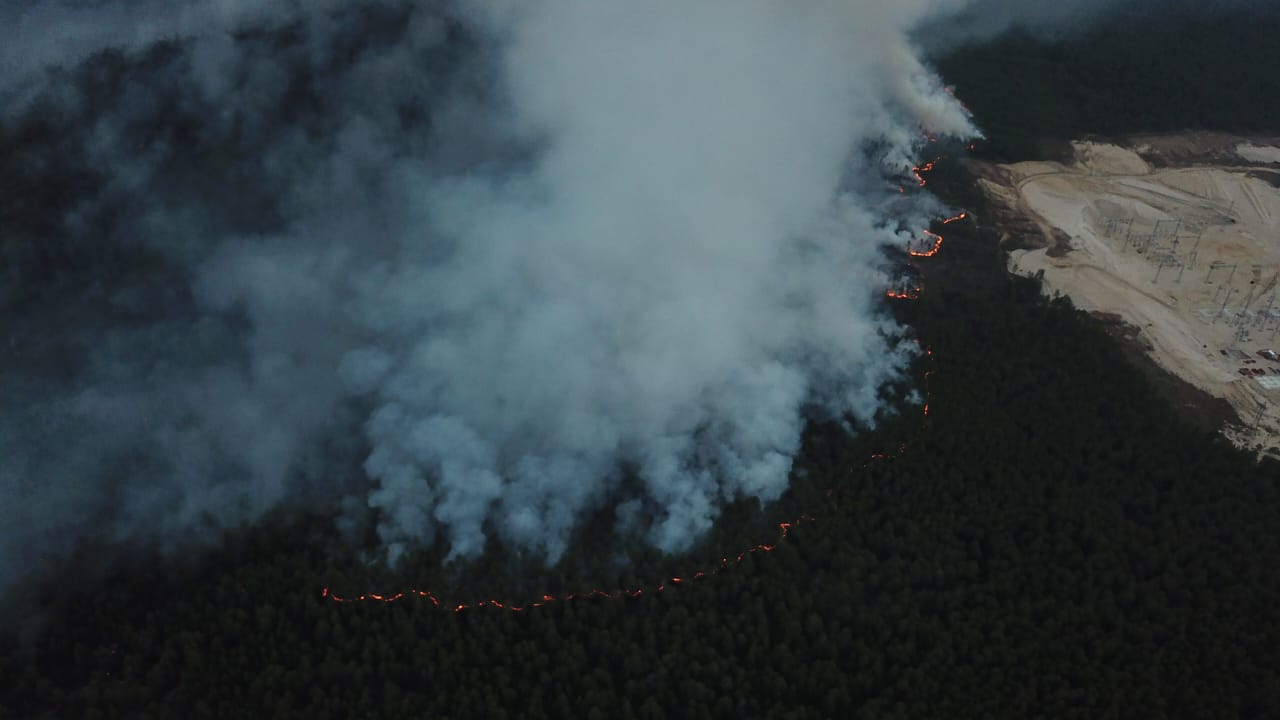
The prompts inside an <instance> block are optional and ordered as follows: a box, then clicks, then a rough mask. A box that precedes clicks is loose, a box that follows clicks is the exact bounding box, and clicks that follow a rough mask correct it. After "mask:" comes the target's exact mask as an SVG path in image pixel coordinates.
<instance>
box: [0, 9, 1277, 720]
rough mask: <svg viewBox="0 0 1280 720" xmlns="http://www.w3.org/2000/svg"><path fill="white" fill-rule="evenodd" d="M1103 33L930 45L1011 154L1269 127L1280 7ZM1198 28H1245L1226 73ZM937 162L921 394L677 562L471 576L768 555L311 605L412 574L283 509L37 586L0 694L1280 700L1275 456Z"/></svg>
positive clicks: (785, 713)
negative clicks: (1131, 338)
mask: <svg viewBox="0 0 1280 720" xmlns="http://www.w3.org/2000/svg"><path fill="white" fill-rule="evenodd" d="M1215 22H1218V21H1215ZM1116 32H1118V31H1115V30H1111V29H1104V30H1099V31H1096V32H1092V33H1088V34H1085V35H1083V36H1081V37H1079V38H1077V39H1075V40H1070V41H1053V42H1049V41H1041V40H1035V39H1032V38H1029V37H1024V36H1007V37H1002V38H999V39H996V40H995V41H993V42H991V43H990V44H987V45H983V46H980V47H975V48H969V49H964V50H960V51H957V52H956V53H954V54H953V55H951V56H949V57H947V58H943V59H941V60H940V61H939V66H940V67H941V69H942V71H943V73H944V74H945V76H946V77H947V79H948V81H949V82H953V83H955V84H956V85H957V92H958V94H959V95H960V97H961V98H963V99H964V100H965V101H966V102H967V103H968V104H969V106H970V107H971V108H972V109H973V111H974V112H975V114H976V116H977V119H978V121H979V123H980V124H981V125H982V126H983V127H984V128H987V129H988V136H989V138H990V142H989V144H987V145H986V146H985V151H986V152H989V153H992V154H994V155H999V156H1002V157H1025V156H1027V155H1029V154H1033V153H1038V152H1041V151H1042V149H1043V147H1045V146H1044V145H1043V144H1042V141H1044V140H1050V141H1052V140H1055V139H1064V138H1069V137H1073V136H1075V135H1078V134H1082V133H1090V132H1093V133H1119V132H1139V131H1141V132H1151V131H1160V130H1168V129H1181V128H1186V127H1199V128H1218V129H1230V130H1236V129H1245V128H1248V129H1255V130H1267V129H1269V130H1272V131H1275V130H1276V129H1277V126H1278V125H1280V112H1278V110H1280V108H1276V107H1274V104H1275V103H1277V102H1280V99H1277V98H1280V93H1275V92H1272V93H1270V95H1267V94H1266V93H1263V92H1258V93H1254V92H1253V91H1252V90H1249V89H1250V88H1258V89H1263V88H1265V87H1270V88H1272V89H1273V90H1274V89H1276V87H1277V85H1276V80H1275V79H1274V77H1264V75H1263V71H1264V70H1266V71H1271V70H1273V69H1274V68H1276V67H1280V62H1274V61H1273V62H1271V64H1270V65H1269V66H1267V67H1264V68H1262V69H1258V68H1255V67H1254V65H1253V63H1255V62H1258V61H1260V60H1265V58H1266V57H1267V56H1268V54H1270V55H1275V53H1276V52H1277V48H1280V43H1276V42H1275V41H1274V38H1275V37H1277V35H1276V31H1275V29H1274V28H1273V29H1270V30H1267V29H1266V28H1265V27H1255V26H1245V27H1242V26H1240V25H1239V24H1238V23H1230V22H1227V21H1226V20H1222V21H1221V24H1219V25H1209V26H1198V27H1196V28H1190V27H1176V26H1175V27H1170V28H1168V32H1170V33H1173V34H1174V35H1173V36H1179V37H1184V38H1185V42H1184V45H1183V46H1181V50H1180V51H1179V52H1173V53H1164V54H1159V55H1149V54H1148V55H1144V56H1143V57H1147V58H1148V60H1149V62H1147V63H1146V64H1144V65H1139V64H1134V63H1136V60H1133V59H1132V58H1128V56H1127V55H1125V53H1128V52H1130V51H1131V50H1129V49H1126V48H1132V47H1134V43H1135V42H1136V40H1135V38H1133V37H1128V38H1127V42H1123V43H1122V42H1119V39H1118V38H1117V37H1116V36H1115V33H1116ZM1166 39H1167V38H1166ZM1144 41H1145V42H1151V43H1156V42H1157V40H1155V39H1150V38H1148V39H1146V40H1144ZM1198 44H1206V45H1214V46H1216V47H1219V48H1221V47H1236V48H1237V51H1236V52H1235V53H1233V54H1230V58H1229V59H1230V63H1231V64H1230V65H1229V66H1228V67H1226V68H1223V69H1222V71H1224V72H1230V74H1231V77H1232V78H1233V81H1232V82H1230V83H1227V82H1222V81H1221V80H1215V79H1214V78H1215V77H1220V76H1218V75H1215V74H1214V73H1215V71H1214V70H1213V69H1212V68H1211V67H1206V66H1205V65H1206V63H1204V62H1201V61H1198V60H1196V58H1198V57H1199V55H1198V53H1199V51H1198V50H1196V49H1195V47H1197V46H1198ZM1106 48H1111V50H1110V51H1107V50H1106ZM1134 52H1136V51H1134ZM1108 53H1110V54H1108ZM1242 58H1244V59H1247V60H1248V62H1244V63H1242V62H1241V59H1242ZM997 59H1002V60H1000V62H997ZM1010 60H1013V61H1014V62H1012V63H1010ZM1131 60H1133V62H1131ZM1277 60H1280V58H1277ZM1224 62H1226V61H1224ZM1184 65H1185V68H1186V73H1185V74H1184V73H1183V72H1182V69H1183V68H1184ZM1010 68H1012V69H1010ZM1193 68H1194V69H1193ZM1254 70H1257V72H1254ZM1179 77H1181V78H1182V82H1179V81H1178V79H1179ZM1001 85H1003V86H1004V87H1006V88H1008V87H1015V88H1018V89H1019V91H1018V92H1008V91H1007V90H1006V92H1004V93H1000V92H998V91H997V88H999V87H1000V86H1001ZM1126 87H1128V88H1129V90H1127V91H1126V89H1125V88H1126ZM1171 87H1185V88H1189V89H1187V90H1186V94H1184V95H1170V94H1168V93H1167V92H1165V90H1167V89H1168V88H1171ZM1213 97H1221V98H1224V99H1225V100H1224V102H1225V103H1226V104H1225V105H1217V104H1214V103H1210V102H1208V100H1209V99H1210V98H1213ZM1152 98H1156V99H1157V100H1158V102H1156V101H1152ZM1268 103H1270V104H1271V109H1270V110H1268V107H1269V106H1268ZM930 187H931V189H933V190H935V191H936V192H938V193H939V194H940V195H942V196H943V198H944V199H946V200H947V201H949V202H951V203H952V204H954V205H956V206H959V207H964V208H967V209H969V210H970V211H971V220H970V221H967V222H962V223H956V224H954V225H951V226H948V229H947V241H946V244H945V246H944V247H943V249H942V252H941V253H940V254H939V255H938V256H936V257H934V258H929V259H927V260H923V261H921V272H922V274H923V278H924V287H925V290H924V292H923V294H922V296H921V297H920V299H918V300H915V301H910V302H895V303H893V304H892V305H891V309H892V311H893V312H895V313H896V314H897V315H898V317H899V319H900V320H901V321H903V322H905V323H907V324H909V325H911V326H912V327H914V328H915V329H916V333H917V336H918V340H919V342H920V344H921V346H922V347H927V348H929V349H930V350H931V355H930V356H928V357H923V356H922V357H921V358H920V360H919V362H918V363H917V366H916V369H915V373H914V377H913V383H914V384H915V385H916V386H917V387H920V388H926V387H927V388H928V390H929V393H928V409H929V411H928V415H927V416H924V415H923V414H922V411H921V410H922V409H921V408H920V407H918V406H915V407H911V406H909V407H906V408H904V409H903V411H902V414H901V416H900V417H897V418H888V419H886V421H885V422H884V423H883V424H882V426H881V427H880V428H879V429H878V430H877V431H875V432H873V433H863V434H861V435H858V436H856V437H853V438H850V437H849V436H847V435H845V434H844V433H843V431H841V430H839V429H838V428H835V427H830V426H815V427H812V428H811V429H810V431H809V433H808V435H807V437H806V443H805V447H804V450H803V452H802V455H801V457H800V458H799V459H798V460H797V471H796V478H795V480H794V482H793V489H792V490H791V491H790V492H789V493H788V495H787V496H786V497H784V498H783V500H782V501H780V502H779V503H778V504H777V505H775V506H771V507H767V508H764V509H755V508H752V507H743V508H736V509H734V510H733V511H732V512H730V513H728V514H726V516H725V517H724V519H722V521H721V523H720V527H718V529H717V530H716V531H715V533H714V534H713V537H711V538H709V539H708V540H707V541H706V543H705V544H704V546H703V547H700V548H699V549H698V550H696V551H695V552H694V554H693V555H692V556H691V557H689V558H683V559H681V558H674V559H665V558H660V557H641V558H639V560H638V561H637V564H636V565H634V566H632V567H630V568H628V569H625V570H622V571H617V570H616V569H615V570H601V569H598V568H595V567H594V566H593V564H592V560H591V559H590V557H589V555H590V553H587V555H588V558H587V559H583V558H582V557H580V556H574V557H571V558H570V559H569V560H567V561H566V565H569V566H575V567H578V568H584V567H585V568H587V569H586V570H585V571H582V570H575V571H574V572H570V573H567V574H565V573H560V571H559V570H557V571H555V572H554V573H551V574H552V575H553V577H551V578H547V577H545V576H539V575H537V574H533V575H532V576H531V574H530V573H529V572H522V573H521V574H519V575H518V576H514V577H507V576H506V575H505V573H513V572H514V571H512V570H511V568H512V567H513V562H512V560H511V559H510V558H505V559H504V558H501V557H496V558H491V559H486V561H485V562H490V563H492V564H493V567H496V568H498V569H497V570H494V569H493V567H490V566H482V567H480V568H473V569H472V570H471V571H470V572H471V574H472V575H473V577H472V578H470V579H462V580H458V581H457V584H458V585H459V587H460V588H461V589H460V590H457V591H456V592H457V593H459V598H457V599H456V600H466V601H470V600H473V599H475V598H476V596H475V595H474V594H465V593H468V592H471V593H474V592H480V591H481V590H483V591H485V592H489V591H490V589H491V586H490V585H486V584H485V583H486V582H488V583H493V585H492V588H495V589H493V590H492V592H494V593H498V595H494V597H498V598H499V599H500V600H502V601H503V602H504V603H510V602H522V603H528V602H529V601H532V600H534V599H536V598H537V594H536V593H537V590H535V588H539V587H547V588H552V591H554V592H557V593H561V592H565V591H572V592H578V593H583V592H584V591H587V592H589V588H590V587H592V586H593V585H602V586H604V587H606V588H608V589H613V588H615V587H625V586H629V584H631V583H636V584H639V585H645V586H646V587H653V586H654V585H656V584H657V583H658V582H661V578H663V577H670V576H671V575H673V574H682V575H685V576H688V575H691V574H692V572H693V571H696V570H698V569H702V568H706V567H710V566H714V564H715V559H716V558H719V557H721V556H723V555H727V554H735V553H737V552H738V551H740V550H742V549H743V548H745V547H748V546H750V545H754V544H757V543H770V544H774V543H777V547H776V549H774V550H773V551H771V552H767V553H766V552H756V553H748V554H747V555H746V556H745V557H744V559H743V561H742V562H741V563H732V564H731V565H729V566H728V567H726V568H725V569H724V570H723V571H721V572H718V573H717V574H715V575H714V577H708V578H703V579H699V580H686V581H685V582H682V583H680V584H678V585H674V584H670V583H668V587H667V588H666V589H665V590H664V591H663V592H661V593H655V592H649V593H647V594H646V595H644V596H642V597H638V598H630V597H626V598H615V599H604V598H590V597H587V598H579V599H576V600H574V601H572V602H563V601H556V602H550V603H546V604H545V605H544V606H542V607H538V608H528V609H526V610H525V611H523V612H519V613H516V612H511V611H509V610H506V609H498V608H493V607H484V608H472V609H469V610H466V611H464V612H452V611H450V610H449V609H446V608H437V607H434V606H433V605H432V604H431V603H430V602H427V601H424V600H421V599H412V598H406V599H404V600H401V601H397V602H394V603H378V602H353V603H344V604H338V603H334V602H332V601H331V600H329V599H326V598H324V597H322V596H321V589H322V588H324V587H333V588H334V589H335V590H336V591H341V592H342V593H343V594H346V595H354V594H359V593H361V592H369V591H378V592H394V591H396V590H403V589H407V588H409V587H411V586H413V583H414V579H413V576H412V575H410V574H408V573H406V574H404V575H391V574H385V573H381V574H380V573H374V574H373V575H372V576H370V575H369V574H368V573H369V572H370V571H367V570H365V569H362V568H361V566H360V564H359V562H358V559H357V558H356V557H355V556H354V555H352V554H351V553H350V552H344V551H343V550H341V549H340V548H338V547H337V545H338V544H337V543H335V542H334V541H333V540H332V539H331V538H332V537H333V535H334V531H333V527H332V519H331V518H330V517H329V516H326V515H323V514H320V515H314V516H306V517H297V516H291V517H287V518H280V519H279V522H268V523H265V524H263V525H262V526H259V527H253V528H245V529H243V530H242V531H240V532H237V533H231V534H229V535H228V536H227V537H226V539H225V540H224V542H223V543H222V545H221V546H220V547H219V548H217V549H215V550H213V551H210V552H209V553H206V554H203V555H199V556H196V557H187V558H183V559H182V560H180V561H179V560H163V559H157V558H155V557H152V556H150V555H148V554H146V553H139V554H138V555H137V556H136V557H135V559H134V560H133V561H131V562H130V563H128V564H126V565H124V566H121V567H118V568H115V569H114V570H112V571H111V572H110V573H107V574H105V575H102V574H87V575H86V576H85V579H81V578H79V577H78V576H72V575H68V576H66V577H60V578H57V579H55V580H52V581H50V582H48V583H46V584H44V585H42V586H40V587H32V588H31V589H30V593H31V594H32V595H33V596H34V597H36V598H38V600H39V603H38V604H41V605H43V606H44V607H45V608H46V610H45V612H44V613H43V614H42V615H40V616H39V617H38V618H36V619H35V620H33V623H32V625H31V626H30V627H29V628H26V630H27V631H26V632H19V630H20V629H21V628H13V627H9V626H6V629H5V630H4V631H3V632H4V633H5V634H4V635H2V636H0V716H5V717H15V718H45V717H48V718H73V717H76V718H78V717H85V718H92V717H148V718H172V717H190V718H222V717H246V716H253V717H261V718H292V717H303V716H305V717H310V718H349V717H384V716H385V717H393V716H395V717H441V718H444V717H488V718H502V717H510V718H517V717H529V718H571V717H573V718H576V717H583V718H596V717H601V718H603V717H621V718H629V717H642V718H665V717H692V718H701V717H725V718H740V717H770V718H773V717H778V718H845V717H858V718H885V717H889V718H935V717H936V718H960V717H1017V718H1026V717H1079V718H1099V717H1115V718H1122V717H1123V718H1128V717H1141V718H1161V717H1194V718H1211V717H1232V718H1265V717H1280V612H1277V607H1280V575H1278V574H1277V573H1276V572H1275V568H1276V559H1277V558H1278V557H1280V531H1278V530H1277V522H1278V520H1280V485H1278V483H1280V464H1277V463H1276V462H1274V461H1270V460H1265V461H1262V462H1261V463H1259V462H1258V461H1256V460H1255V459H1254V458H1253V457H1252V456H1251V455H1249V454H1246V453H1242V452H1239V451H1237V450H1235V449H1234V448H1232V447H1231V446H1230V445H1229V444H1227V443H1226V442H1225V441H1224V440H1222V439H1221V438H1219V437H1217V436H1216V435H1214V434H1213V433H1211V432H1207V431H1205V430H1203V429H1200V428H1197V426H1196V424H1195V423H1194V422H1192V421H1191V419H1189V418H1185V417H1181V416H1179V415H1178V414H1177V413H1175V412H1173V411H1172V410H1171V408H1170V405H1169V403H1168V402H1167V401H1166V400H1165V399H1164V398H1163V397H1162V396H1161V395H1159V394H1158V393H1157V392H1155V390H1154V385H1153V382H1152V380H1151V379H1150V378H1149V377H1148V375H1147V374H1145V373H1144V372H1143V371H1142V370H1141V369H1139V368H1137V367H1135V366H1133V365H1132V364H1131V363H1130V362H1128V360H1127V359H1126V356H1125V354H1124V351H1123V349H1122V348H1121V347H1120V346H1119V345H1118V344H1117V342H1116V341H1115V339H1114V338H1112V337H1111V336H1109V335H1108V334H1107V333H1106V331H1105V330H1104V329H1103V328H1101V327H1099V326H1098V325H1097V324H1096V323H1095V322H1093V321H1092V320H1091V319H1090V318H1088V317H1087V316H1086V315H1085V314H1084V313H1082V312H1080V311H1078V310H1076V309H1075V308H1073V307H1072V306H1071V304H1070V303H1069V302H1068V301H1066V300H1063V299H1047V298H1045V297H1044V296H1043V295H1042V294H1041V292H1040V287H1039V286H1038V284H1037V283H1036V281H1034V280H1031V279H1021V278H1011V277H1009V276H1008V275H1007V273H1006V272H1005V270H1004V265H1003V261H1002V257H1001V255H1000V251H999V249H998V247H997V242H996V237H997V235H998V234H997V232H996V229H995V228H993V227H991V226H989V225H987V224H986V223H985V221H984V219H983V218H984V216H985V214H984V212H983V208H982V200H981V198H980V196H979V195H978V194H977V193H976V190H975V189H974V188H973V186H972V184H971V183H970V182H969V179H968V177H967V176H966V174H965V170H964V166H963V164H962V163H961V162H959V161H956V160H954V159H952V160H944V161H943V162H942V163H941V164H940V165H939V166H938V168H937V170H936V171H935V173H934V175H933V176H931V178H930ZM926 375H927V377H926ZM873 455H885V457H884V458H883V459H876V460H873V459H872V457H873ZM801 515H812V516H814V518H815V520H814V521H812V522H805V523H803V524H800V525H798V526H796V527H794V528H792V529H791V530H790V531H789V533H788V536H787V538H786V539H785V540H783V541H781V542H779V539H778V535H777V530H776V523H777V522H779V521H783V520H787V519H791V518H796V517H799V516H801ZM587 532H590V529H588V531H587ZM708 563H711V565H708ZM593 572H600V573H602V575H598V576H593V575H592V574H591V573H593ZM608 573H613V574H611V575H610V574H608ZM486 577H487V581H486V580H485V579H484V578H486ZM598 578H599V579H598ZM364 583H373V584H371V585H368V586H362V585H363V584H364ZM540 583H542V584H540ZM632 586H634V585H632ZM502 588H518V589H519V590H518V591H516V590H508V591H506V594H501V593H502V592H503V590H502ZM450 597H453V596H452V595H450ZM480 597H484V596H480Z"/></svg>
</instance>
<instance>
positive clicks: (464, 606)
mask: <svg viewBox="0 0 1280 720" xmlns="http://www.w3.org/2000/svg"><path fill="white" fill-rule="evenodd" d="M940 159H941V158H937V159H935V160H932V161H930V162H928V163H925V164H924V165H922V166H920V167H917V168H913V172H915V173H916V177H917V178H919V179H920V184H921V185H922V186H923V185H924V184H925V180H924V178H923V177H922V173H926V172H929V171H930V170H932V169H933V168H934V166H935V165H936V163H937V162H938V160H940ZM967 215H968V214H967V213H964V212H961V213H960V214H958V215H955V216H952V217H949V218H946V219H944V220H943V221H942V224H943V225H949V224H951V223H954V222H958V221H960V220H963V219H965V218H966V217H967ZM924 234H925V235H927V236H929V237H930V238H931V239H932V240H933V245H932V247H930V248H929V249H928V250H911V251H909V252H908V254H909V255H911V256H912V257H933V256H934V255H937V254H938V251H939V250H940V249H941V248H942V240H943V238H942V235H940V234H938V233H934V232H930V231H928V230H925V231H924ZM922 291H923V288H922V287H921V286H918V285H917V286H911V287H906V288H904V289H901V290H889V291H887V292H886V293H885V295H886V296H887V297H889V298H891V299H895V300H915V299H918V298H919V297H920V294H921V292H922ZM925 356H926V357H927V358H928V359H929V361H930V363H932V362H933V350H932V349H928V348H926V349H925ZM935 372H936V370H935V369H934V368H932V367H930V369H928V370H927V371H925V373H924V381H925V382H924V384H925V401H924V404H923V408H922V411H921V415H922V419H927V418H928V416H929V397H930V392H929V389H930V388H929V386H930V382H929V381H930V379H931V378H932V376H933V374H934V373H935ZM906 450H907V445H906V443H902V444H901V445H900V446H899V448H898V451H899V454H902V453H905V452H906ZM894 457H897V455H895V454H889V453H884V452H875V453H872V454H871V456H870V457H869V458H868V460H867V462H866V463H865V464H864V465H863V467H864V468H865V467H868V466H870V465H871V464H872V463H873V462H882V461H885V460H889V459H892V458H894ZM831 494H832V490H831V489H828V490H827V493H826V495H827V497H830V496H831ZM814 522H817V518H815V517H814V516H812V515H804V516H801V517H799V518H796V519H794V520H790V521H786V522H780V523H778V541H777V542H781V541H783V540H786V539H787V537H788V535H789V533H790V531H791V529H792V528H794V527H795V526H797V525H799V524H801V523H814ZM777 547H778V544H777V543H774V544H767V543H760V544H758V545H753V546H751V547H749V548H746V549H745V550H743V551H742V552H739V553H738V554H737V555H732V556H725V557H722V558H721V559H720V564H719V565H718V566H716V567H712V568H710V569H706V570H698V571H695V572H693V573H691V574H688V575H685V576H673V577H670V578H667V579H666V580H664V581H662V582H660V583H658V584H657V585H656V586H652V587H650V588H643V587H641V588H622V589H618V590H613V591H607V590H601V589H599V588H593V589H592V590H591V592H590V593H588V594H586V595H584V596H581V597H591V598H604V599H617V598H627V597H630V598H640V597H644V595H645V594H646V593H649V594H652V593H660V592H664V591H665V590H667V588H668V586H670V587H675V586H677V585H682V584H685V583H688V582H692V581H695V580H703V579H705V578H708V577H712V576H714V575H716V574H717V573H719V572H721V571H723V570H727V569H729V568H731V567H733V566H734V565H737V564H739V563H741V562H742V561H743V560H744V559H746V558H747V557H749V556H750V555H751V554H753V553H768V552H772V551H773V550H774V549H776V548H777ZM413 596H417V597H418V598H419V599H423V600H428V601H430V602H431V604H432V605H433V606H435V607H440V606H441V601H440V599H439V598H438V597H436V595H435V594H434V593H432V592H431V591H429V590H417V589H410V590H408V591H407V592H399V593H396V594H394V595H380V594H376V593H367V594H363V595H356V596H352V597H344V596H341V595H338V594H337V593H334V592H331V591H330V590H329V588H328V587H325V588H323V589H322V590H321V591H320V597H321V598H324V599H327V600H330V601H332V602H335V603H353V602H369V601H375V602H381V603H393V602H397V601H399V600H402V599H404V598H406V597H413ZM578 597H579V596H577V595H575V594H573V593H567V594H565V595H562V596H556V595H550V594H543V595H542V597H541V599H540V600H538V601H535V602H531V603H529V604H528V605H514V604H508V603H503V602H500V601H498V600H494V599H488V600H480V601H478V602H474V603H458V604H455V605H453V606H452V608H451V609H452V610H453V612H455V613H461V612H463V611H465V610H470V609H478V608H484V607H491V608H496V609H498V610H507V611H510V612H524V611H526V610H530V609H533V608H539V607H543V606H545V605H547V604H549V603H553V602H569V601H572V600H575V599H577V598H578Z"/></svg>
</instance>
